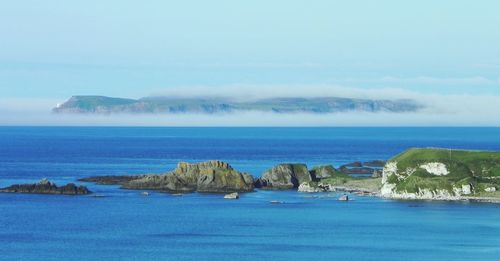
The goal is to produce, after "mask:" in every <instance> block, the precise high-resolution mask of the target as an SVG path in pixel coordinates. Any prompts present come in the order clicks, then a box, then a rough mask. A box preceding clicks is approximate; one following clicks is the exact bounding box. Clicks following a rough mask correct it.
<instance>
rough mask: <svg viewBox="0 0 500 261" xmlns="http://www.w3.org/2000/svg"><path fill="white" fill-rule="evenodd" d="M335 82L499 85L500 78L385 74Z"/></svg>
mask: <svg viewBox="0 0 500 261" xmlns="http://www.w3.org/2000/svg"><path fill="white" fill-rule="evenodd" d="M332 80H333V81H334V82H342V83H382V84H383V83H387V84H398V85H409V84H411V85H415V84H423V85H499V83H500V78H496V79H495V78H487V77H483V76H473V77H432V76H417V77H395V76H384V77H379V78H364V79H357V78H341V79H332Z"/></svg>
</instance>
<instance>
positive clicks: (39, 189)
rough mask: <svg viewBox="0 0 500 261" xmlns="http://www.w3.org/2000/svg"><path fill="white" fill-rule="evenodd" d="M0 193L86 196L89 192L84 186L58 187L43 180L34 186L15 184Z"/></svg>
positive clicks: (0, 190)
mask: <svg viewBox="0 0 500 261" xmlns="http://www.w3.org/2000/svg"><path fill="white" fill-rule="evenodd" d="M0 192H9V193H33V194H63V195H86V194H90V193H91V192H90V191H89V190H88V189H87V187H85V186H76V185H75V184H73V183H69V184H66V185H64V186H62V187H58V186H57V185H56V184H54V183H52V182H50V181H48V180H47V179H43V180H41V181H40V182H38V183H35V184H16V185H12V186H9V187H6V188H2V189H0Z"/></svg>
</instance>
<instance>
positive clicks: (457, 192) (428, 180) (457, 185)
mask: <svg viewBox="0 0 500 261" xmlns="http://www.w3.org/2000/svg"><path fill="white" fill-rule="evenodd" d="M499 185H500V153H497V152H484V151H483V152H481V151H461V150H446V149H410V150H408V151H405V152H403V153H402V154H400V155H397V156H396V157H394V158H392V159H391V160H389V161H388V162H387V164H386V165H385V166H384V169H383V172H382V188H381V190H380V194H381V195H382V196H383V197H386V198H395V199H426V200H462V199H473V198H474V197H481V198H482V197H486V198H488V197H491V198H496V197H498V195H497V194H496V190H497V188H498V187H499Z"/></svg>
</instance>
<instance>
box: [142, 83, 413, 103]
mask: <svg viewBox="0 0 500 261" xmlns="http://www.w3.org/2000/svg"><path fill="white" fill-rule="evenodd" d="M414 95H415V93H414V92H411V91H407V90H403V89H396V88H379V89H365V88H352V87H345V86H340V85H332V84H315V85H306V84H304V85H300V84H297V85H293V84H287V85H285V84H272V85H271V84H269V85H267V84H259V85H252V84H236V85H223V86H185V87H177V88H167V89H163V90H160V91H157V92H154V93H151V96H171V97H229V98H233V99H237V100H255V99H263V98H272V97H326V96H329V97H349V98H361V99H363V98H365V99H399V98H411V97H413V96H414Z"/></svg>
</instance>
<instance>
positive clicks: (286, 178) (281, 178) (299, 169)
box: [255, 164, 313, 189]
mask: <svg viewBox="0 0 500 261" xmlns="http://www.w3.org/2000/svg"><path fill="white" fill-rule="evenodd" d="M312 180H313V178H312V177H311V173H309V171H308V170H307V166H306V165H305V164H279V165H276V166H274V167H272V168H271V169H270V170H268V171H266V172H264V174H262V177H261V178H259V179H257V180H256V182H255V186H256V187H258V188H263V189H292V188H298V187H299V185H300V184H301V183H303V182H310V181H312Z"/></svg>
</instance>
